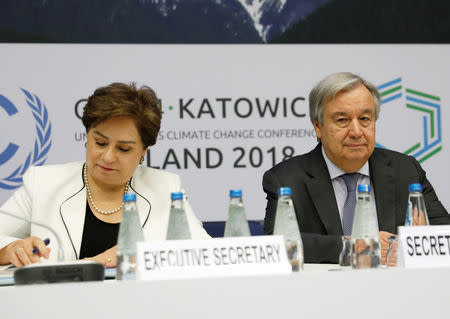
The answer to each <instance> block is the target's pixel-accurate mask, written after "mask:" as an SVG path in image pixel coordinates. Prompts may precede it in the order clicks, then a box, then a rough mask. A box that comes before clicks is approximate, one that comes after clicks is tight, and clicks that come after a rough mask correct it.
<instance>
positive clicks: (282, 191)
mask: <svg viewBox="0 0 450 319" xmlns="http://www.w3.org/2000/svg"><path fill="white" fill-rule="evenodd" d="M278 195H279V196H291V195H292V189H291V188H290V187H280V188H279V189H278Z"/></svg>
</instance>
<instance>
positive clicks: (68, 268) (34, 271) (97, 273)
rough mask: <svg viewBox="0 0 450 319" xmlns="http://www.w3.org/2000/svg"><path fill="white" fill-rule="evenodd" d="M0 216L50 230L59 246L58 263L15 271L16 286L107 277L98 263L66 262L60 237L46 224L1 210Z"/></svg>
mask: <svg viewBox="0 0 450 319" xmlns="http://www.w3.org/2000/svg"><path fill="white" fill-rule="evenodd" d="M0 214H3V215H6V216H9V217H12V218H17V219H19V220H22V221H25V222H27V223H30V224H32V225H36V226H39V227H43V228H44V229H46V230H48V231H49V232H50V233H51V234H52V235H53V236H54V237H55V238H56V242H57V245H58V256H57V263H53V264H51V263H49V264H31V265H26V266H24V267H22V268H18V269H16V270H15V271H14V284H15V285H28V284H42V283H59V282H78V281H103V279H104V277H105V267H104V266H103V265H102V264H101V263H98V262H95V261H91V260H83V261H76V262H65V261H64V250H63V249H62V241H61V238H60V237H59V235H58V234H57V233H56V232H55V231H54V230H53V229H52V228H51V227H48V226H46V225H44V224H41V223H38V222H35V221H31V220H29V219H26V218H24V217H21V216H17V215H16V214H13V213H10V212H7V211H5V210H0Z"/></svg>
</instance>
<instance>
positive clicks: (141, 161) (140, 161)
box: [139, 156, 144, 164]
mask: <svg viewBox="0 0 450 319" xmlns="http://www.w3.org/2000/svg"><path fill="white" fill-rule="evenodd" d="M142 163H144V156H141V159H140V160H139V164H142Z"/></svg>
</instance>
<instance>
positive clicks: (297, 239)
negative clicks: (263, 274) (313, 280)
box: [273, 187, 303, 271]
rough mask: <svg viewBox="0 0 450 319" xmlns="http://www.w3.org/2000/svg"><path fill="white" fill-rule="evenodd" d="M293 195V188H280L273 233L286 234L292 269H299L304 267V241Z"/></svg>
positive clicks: (287, 250) (285, 239) (285, 238)
mask: <svg viewBox="0 0 450 319" xmlns="http://www.w3.org/2000/svg"><path fill="white" fill-rule="evenodd" d="M291 196H292V190H291V188H290V187H280V189H279V190H278V204H277V213H276V216H275V226H274V229H273V234H274V235H283V236H284V242H285V244H286V252H287V256H288V259H289V262H290V263H291V266H292V271H299V270H302V269H303V242H302V237H301V236H300V229H299V227H298V222H297V216H296V215H295V209H294V204H293V203H292V197H291Z"/></svg>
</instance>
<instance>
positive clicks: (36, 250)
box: [33, 238, 50, 254]
mask: <svg viewBox="0 0 450 319" xmlns="http://www.w3.org/2000/svg"><path fill="white" fill-rule="evenodd" d="M49 243H50V238H45V239H44V244H45V246H48V244H49ZM38 252H39V249H37V247H34V248H33V254H37V253H38Z"/></svg>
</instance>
